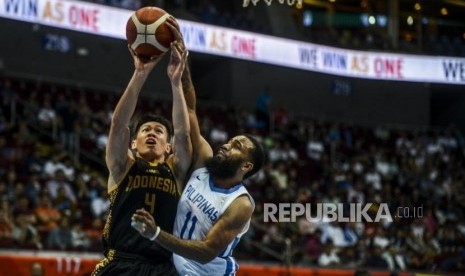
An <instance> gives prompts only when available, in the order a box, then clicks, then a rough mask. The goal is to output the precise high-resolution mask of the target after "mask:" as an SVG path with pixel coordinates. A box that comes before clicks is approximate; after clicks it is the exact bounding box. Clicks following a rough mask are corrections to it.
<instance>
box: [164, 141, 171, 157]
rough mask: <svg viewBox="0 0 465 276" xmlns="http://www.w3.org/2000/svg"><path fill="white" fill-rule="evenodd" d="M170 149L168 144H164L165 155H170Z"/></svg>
mask: <svg viewBox="0 0 465 276" xmlns="http://www.w3.org/2000/svg"><path fill="white" fill-rule="evenodd" d="M171 149H172V147H171V144H170V143H166V147H165V152H166V153H167V154H170V153H171Z"/></svg>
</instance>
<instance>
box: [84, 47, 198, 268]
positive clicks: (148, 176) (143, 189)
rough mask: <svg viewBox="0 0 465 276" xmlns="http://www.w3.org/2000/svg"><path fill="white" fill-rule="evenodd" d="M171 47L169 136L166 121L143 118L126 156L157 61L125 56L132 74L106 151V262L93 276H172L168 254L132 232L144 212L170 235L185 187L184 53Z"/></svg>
mask: <svg viewBox="0 0 465 276" xmlns="http://www.w3.org/2000/svg"><path fill="white" fill-rule="evenodd" d="M176 44H177V42H173V44H172V46H171V59H170V62H169V65H168V70H167V71H168V76H169V78H170V80H171V86H172V90H173V116H172V117H173V126H174V131H173V129H172V127H171V124H170V122H169V121H168V120H166V119H165V118H163V117H160V116H155V115H145V116H143V117H142V118H141V119H140V120H139V121H138V123H137V125H136V127H135V131H134V135H135V138H134V139H133V140H132V141H131V150H129V149H128V145H129V143H130V131H129V128H128V125H129V122H130V119H131V117H132V115H133V113H134V110H135V107H136V103H137V99H138V96H139V93H140V91H141V88H142V86H143V84H144V83H145V80H146V79H147V77H148V75H149V74H150V72H151V71H152V69H153V68H154V67H155V65H156V64H157V63H158V62H159V61H160V60H161V58H162V57H161V56H160V57H158V58H156V59H153V60H150V61H149V62H146V63H143V62H142V61H141V60H140V59H139V58H137V56H136V55H135V54H134V52H133V51H131V50H130V51H131V54H132V56H133V58H134V65H135V71H134V74H133V76H132V78H131V80H130V82H129V84H128V86H127V88H126V90H125V91H124V93H123V95H122V96H121V98H120V100H119V102H118V104H117V106H116V109H115V111H114V114H113V118H112V122H111V127H110V133H109V140H108V144H107V147H106V164H107V167H108V170H109V172H110V175H109V179H108V193H109V195H110V201H111V205H110V214H109V216H108V219H107V221H106V224H105V228H104V231H103V232H104V233H103V238H104V242H105V245H106V250H105V258H104V259H103V260H102V261H100V263H99V264H98V265H97V266H96V268H95V270H94V272H93V273H92V275H112V276H113V275H118V276H120V275H131V276H136V275H137V276H140V275H150V276H153V275H176V270H175V269H174V267H173V265H172V262H171V255H172V254H171V253H170V252H168V251H167V250H165V249H163V248H162V247H160V246H159V245H158V244H157V243H156V242H153V241H150V240H149V239H146V238H144V237H142V236H141V235H139V233H138V232H137V231H136V230H135V229H134V228H133V227H131V216H132V214H133V213H134V212H135V210H137V209H139V208H144V209H145V210H147V211H148V212H150V213H151V214H152V215H153V216H154V217H155V218H156V220H157V222H158V223H159V225H160V227H163V229H164V230H166V231H169V232H171V231H172V229H173V224H174V218H175V215H176V207H177V203H178V200H179V197H180V195H181V191H182V187H181V186H178V185H182V184H183V182H184V181H185V176H186V172H187V170H188V168H189V165H190V162H191V159H190V158H191V154H192V145H191V142H190V137H189V131H190V127H189V121H188V114H187V107H186V103H185V101H184V97H183V96H182V93H183V90H182V86H181V75H182V72H183V70H184V67H185V63H186V59H187V51H183V52H181V51H179V47H176ZM173 132H174V134H173ZM172 136H174V138H173V137H172ZM171 139H173V144H171V143H170V141H171ZM171 152H172V154H170V153H171Z"/></svg>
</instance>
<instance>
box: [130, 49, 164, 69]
mask: <svg viewBox="0 0 465 276" xmlns="http://www.w3.org/2000/svg"><path fill="white" fill-rule="evenodd" d="M128 49H129V52H130V53H131V56H132V58H133V59H134V67H135V68H136V70H138V71H146V70H147V71H148V72H150V71H151V70H152V69H153V68H154V67H155V65H157V64H158V62H160V60H162V58H163V56H164V55H165V53H162V54H160V55H159V56H157V57H152V58H150V59H147V58H140V57H139V56H138V55H137V53H136V52H135V51H134V50H133V49H132V48H131V46H130V45H128Z"/></svg>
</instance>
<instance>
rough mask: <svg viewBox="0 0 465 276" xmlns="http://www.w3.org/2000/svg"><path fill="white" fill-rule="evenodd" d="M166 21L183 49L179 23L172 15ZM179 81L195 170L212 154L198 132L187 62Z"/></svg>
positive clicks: (178, 46)
mask: <svg viewBox="0 0 465 276" xmlns="http://www.w3.org/2000/svg"><path fill="white" fill-rule="evenodd" d="M166 23H167V26H168V27H169V28H170V30H171V32H172V33H173V35H174V38H175V40H176V41H177V42H178V43H177V44H176V47H177V48H178V50H179V51H183V50H185V49H186V45H185V44H184V39H183V37H182V34H181V32H180V31H179V25H178V23H177V22H176V20H175V19H174V18H173V17H170V18H168V19H167V20H166ZM181 81H182V88H183V91H184V98H185V99H186V104H187V108H188V111H189V122H190V136H191V141H192V148H193V160H192V166H191V168H192V170H195V169H197V168H200V167H201V166H202V165H203V163H204V161H205V159H207V158H209V157H211V156H213V151H212V148H211V147H210V145H209V144H208V143H207V141H206V140H205V138H204V137H202V135H201V133H200V126H199V122H198V118H197V113H196V112H197V111H196V105H197V99H196V94H195V87H194V84H193V82H192V77H191V73H190V70H189V64H186V66H185V67H184V72H183V74H182V79H181Z"/></svg>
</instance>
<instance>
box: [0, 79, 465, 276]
mask: <svg viewBox="0 0 465 276" xmlns="http://www.w3.org/2000/svg"><path fill="white" fill-rule="evenodd" d="M258 95H259V96H258V98H257V105H256V109H255V110H245V109H243V108H241V107H240V106H235V107H230V106H223V107H218V106H216V107H212V106H202V105H201V106H199V117H200V122H201V129H202V133H203V135H204V136H205V137H206V138H207V139H208V140H209V141H210V142H211V143H212V144H213V145H214V147H217V146H218V145H221V144H222V143H224V142H226V141H227V140H228V138H229V137H232V136H233V135H235V134H237V133H242V132H248V133H251V134H253V135H255V136H256V137H257V138H259V139H260V140H261V141H262V143H263V145H264V146H265V148H266V151H267V155H268V161H267V163H266V165H265V167H264V169H263V170H262V171H261V172H260V173H259V174H258V175H257V176H255V177H253V178H252V179H250V180H248V181H247V183H246V185H247V188H248V189H249V191H250V192H251V194H252V195H253V197H254V198H255V201H256V211H255V213H254V218H253V225H252V227H251V229H250V230H249V232H248V233H247V234H246V236H245V237H244V238H243V241H242V242H241V243H240V245H239V246H238V248H237V249H236V251H235V254H236V256H238V258H243V259H247V260H255V261H270V262H281V261H284V258H290V259H291V260H292V263H294V264H301V265H317V266H331V267H334V266H341V267H360V266H364V267H370V268H383V269H390V270H421V271H464V269H465V266H464V265H465V262H464V261H465V247H464V245H465V244H464V237H465V219H464V215H465V214H464V210H465V208H464V204H465V194H463V191H464V189H465V187H464V185H465V171H464V170H463V168H464V151H463V145H464V137H463V136H462V134H461V132H460V131H459V130H458V129H457V128H455V127H454V126H453V125H451V126H450V127H448V128H445V129H412V128H410V129H399V128H389V127H385V126H379V127H371V128H369V127H363V126H358V125H356V124H348V123H334V122H322V121H319V120H314V119H311V118H297V117H294V116H292V115H291V114H290V112H288V111H287V110H286V108H284V107H274V105H273V102H272V98H271V97H270V95H269V94H268V93H267V91H266V89H265V90H264V91H263V92H261V93H258ZM116 99H117V98H116V96H114V95H110V94H107V93H102V92H99V91H91V90H89V91H86V90H79V91H73V89H72V88H70V87H66V86H60V85H55V84H50V83H37V82H30V81H26V80H20V79H16V80H15V79H13V80H11V79H2V82H1V90H0V101H1V104H2V105H1V107H2V108H1V113H0V154H1V156H0V160H1V163H2V164H1V166H0V202H1V204H0V246H1V247H2V248H19V249H40V250H51V249H53V250H79V251H96V252H98V251H101V250H102V245H101V240H100V238H101V230H102V229H103V225H104V222H105V219H106V216H107V214H108V206H109V199H108V197H107V193H106V177H107V170H106V168H105V166H104V164H103V160H104V157H103V156H104V149H105V144H106V141H107V133H108V128H109V124H110V120H111V116H112V108H111V107H112V106H114V105H115V104H116ZM138 107H139V110H140V112H149V111H151V112H155V113H158V114H162V115H164V116H167V117H168V118H169V117H170V109H171V104H170V102H156V101H154V100H149V99H144V100H143V101H140V103H139V106H138ZM263 203H303V204H306V203H310V204H316V203H331V204H335V206H339V207H340V206H341V205H340V204H342V205H344V206H346V207H349V206H350V204H351V203H360V204H366V203H372V204H373V205H372V206H371V208H370V210H369V211H368V213H370V214H371V213H376V212H377V208H379V206H380V204H382V203H386V204H388V206H389V209H390V213H391V215H392V217H393V219H394V221H392V222H389V221H387V220H382V221H380V222H368V221H362V222H346V223H336V222H328V220H327V219H326V218H325V215H324V214H323V218H322V219H307V218H306V217H305V216H302V217H299V218H298V219H297V221H296V222H294V223H278V222H276V223H272V222H264V215H263ZM314 206H315V205H314ZM399 207H402V208H410V209H409V210H410V215H409V214H405V212H403V213H400V214H399V212H398V208H399ZM419 207H421V208H420V209H419ZM414 209H415V210H421V214H420V213H419V212H416V214H413V212H414V211H413V210H414ZM343 212H344V214H346V215H347V212H350V211H349V208H347V209H346V208H344V210H343ZM396 214H399V215H401V216H402V217H399V216H396ZM347 216H348V215H347ZM315 217H316V215H315V213H312V218H315ZM286 243H287V244H289V245H290V246H288V247H287V246H286ZM283 252H287V254H283Z"/></svg>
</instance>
